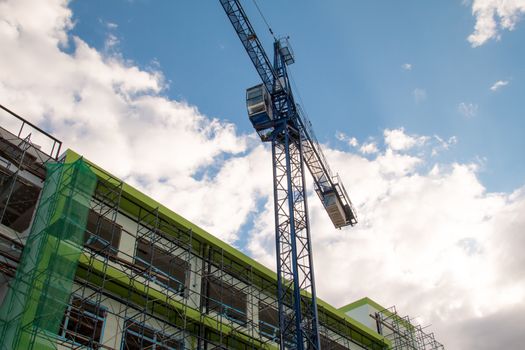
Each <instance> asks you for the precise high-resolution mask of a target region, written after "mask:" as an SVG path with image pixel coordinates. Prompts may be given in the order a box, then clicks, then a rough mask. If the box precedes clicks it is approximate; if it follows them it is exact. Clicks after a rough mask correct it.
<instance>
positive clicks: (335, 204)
mask: <svg viewBox="0 0 525 350" xmlns="http://www.w3.org/2000/svg"><path fill="white" fill-rule="evenodd" d="M220 3H221V5H222V7H223V8H224V11H225V12H226V14H227V16H228V18H229V20H230V22H231V23H232V25H233V28H234V29H235V31H236V32H237V35H238V36H239V39H240V40H241V42H242V44H243V46H244V48H245V50H246V52H247V53H248V56H249V57H250V59H251V61H252V63H253V65H254V66H255V69H256V70H257V73H258V74H259V76H260V78H261V80H262V84H259V85H256V86H254V87H251V88H249V89H247V91H246V104H247V109H248V116H249V119H250V121H251V123H252V125H253V127H254V128H255V130H256V131H257V134H258V135H259V137H260V138H261V140H262V141H263V142H271V146H272V147H271V148H272V160H273V162H272V164H273V190H274V208H275V243H276V257H277V282H278V295H277V301H278V306H279V328H280V332H279V336H280V339H279V342H280V348H281V349H297V350H304V349H308V350H318V349H320V348H321V345H320V338H319V320H318V314H317V297H316V292H315V279H314V270H313V261H312V246H311V239H310V223H309V220H308V203H307V193H306V188H305V169H304V166H305V165H306V167H307V168H308V170H309V172H310V173H311V175H312V178H313V180H314V187H315V192H316V193H317V195H318V196H319V198H320V200H321V202H322V203H323V206H324V208H325V209H326V211H327V213H328V216H329V217H330V219H331V220H332V223H333V224H334V226H335V227H336V228H341V227H344V226H348V225H352V226H353V225H355V224H356V223H357V218H356V214H355V210H354V208H353V206H352V203H351V201H350V199H349V197H348V194H347V193H346V190H345V188H344V186H343V184H342V183H341V180H340V178H339V176H334V175H333V174H332V172H331V170H330V167H329V166H328V163H327V161H326V158H325V157H324V155H323V152H322V151H321V147H320V145H319V142H318V141H317V139H316V137H315V135H314V133H313V130H312V127H311V123H310V121H309V120H308V118H307V117H306V114H305V113H304V112H303V110H302V109H301V107H300V105H299V104H297V103H296V102H295V100H294V96H293V94H292V89H291V86H290V81H289V79H288V72H287V66H288V65H290V64H293V63H294V55H293V52H292V50H291V47H290V45H289V43H288V40H287V39H275V41H274V44H273V49H274V57H273V63H272V62H271V61H270V59H269V58H268V55H267V54H266V52H265V50H264V48H263V46H262V44H261V42H260V41H259V38H258V37H257V34H256V33H255V31H254V29H253V27H252V25H251V23H250V21H249V19H248V17H247V16H246V13H245V11H244V9H243V8H242V6H241V4H240V1H239V0H220ZM304 292H306V293H304Z"/></svg>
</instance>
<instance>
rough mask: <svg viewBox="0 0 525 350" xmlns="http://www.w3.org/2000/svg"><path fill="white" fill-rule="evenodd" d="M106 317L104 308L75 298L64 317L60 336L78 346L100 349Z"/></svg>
mask: <svg viewBox="0 0 525 350" xmlns="http://www.w3.org/2000/svg"><path fill="white" fill-rule="evenodd" d="M106 316H107V310H106V309H105V308H104V307H102V306H100V305H96V304H94V303H92V302H89V301H86V300H82V299H80V298H78V297H76V296H74V297H73V299H72V301H71V304H70V305H69V306H68V308H67V310H66V313H65V315H64V319H63V321H62V325H61V327H60V336H62V337H64V338H66V339H67V340H70V341H72V342H74V343H76V344H80V345H85V346H89V347H90V348H92V349H100V348H101V344H100V342H101V340H102V333H103V330H104V322H105V319H106Z"/></svg>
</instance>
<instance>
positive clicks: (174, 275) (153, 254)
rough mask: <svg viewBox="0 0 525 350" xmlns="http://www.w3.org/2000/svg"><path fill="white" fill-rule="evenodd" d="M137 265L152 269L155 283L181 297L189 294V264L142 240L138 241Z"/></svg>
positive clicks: (150, 274) (150, 273) (151, 276)
mask: <svg viewBox="0 0 525 350" xmlns="http://www.w3.org/2000/svg"><path fill="white" fill-rule="evenodd" d="M135 264H137V265H138V266H142V267H145V268H151V271H149V273H148V274H149V277H150V279H152V280H154V281H155V282H157V283H160V284H161V285H163V286H165V287H167V288H170V289H172V290H174V291H175V292H177V293H178V294H179V295H186V294H187V293H186V291H187V287H188V281H189V278H188V276H187V275H188V271H189V270H190V264H189V263H188V262H186V261H184V260H182V259H181V258H179V257H176V256H173V255H171V254H169V253H168V252H167V251H165V250H163V249H161V248H159V247H157V246H155V245H154V244H151V243H150V242H149V241H147V240H145V239H142V238H141V239H139V240H138V241H137V251H136V254H135Z"/></svg>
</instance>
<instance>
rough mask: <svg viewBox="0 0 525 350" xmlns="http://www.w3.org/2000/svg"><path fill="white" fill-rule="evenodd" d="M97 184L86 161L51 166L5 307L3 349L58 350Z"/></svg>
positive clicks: (0, 330) (0, 331) (1, 311)
mask: <svg viewBox="0 0 525 350" xmlns="http://www.w3.org/2000/svg"><path fill="white" fill-rule="evenodd" d="M96 182H97V178H96V175H95V174H94V173H93V172H92V171H91V169H90V168H89V167H88V166H87V165H86V164H85V162H84V161H83V160H82V159H79V160H78V161H76V162H74V163H70V164H64V163H50V164H48V165H47V177H46V181H45V183H44V187H43V189H42V193H41V196H40V200H39V202H38V205H37V209H36V211H35V217H34V221H33V225H32V226H31V230H30V233H29V236H28V238H27V242H26V245H25V247H24V250H23V252H22V257H21V259H20V263H19V265H18V268H17V271H16V276H15V278H14V280H13V281H12V283H11V285H10V288H9V291H8V293H7V295H6V298H5V299H4V303H3V304H2V306H1V307H0V349H1V350H11V349H24V350H25V349H56V345H55V343H56V336H57V334H58V332H59V329H60V324H61V322H62V319H63V317H64V312H65V309H66V307H67V304H68V302H69V298H70V295H71V289H72V284H73V279H74V277H75V273H76V270H77V265H78V260H79V257H80V254H81V252H82V247H83V237H84V231H85V229H86V223H87V217H88V210H89V204H90V201H91V197H92V195H93V192H94V190H95V186H96Z"/></svg>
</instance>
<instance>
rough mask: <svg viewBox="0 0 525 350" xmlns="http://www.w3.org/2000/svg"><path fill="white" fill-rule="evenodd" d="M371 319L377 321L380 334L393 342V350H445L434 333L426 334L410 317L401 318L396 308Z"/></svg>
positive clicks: (375, 315)
mask: <svg viewBox="0 0 525 350" xmlns="http://www.w3.org/2000/svg"><path fill="white" fill-rule="evenodd" d="M370 317H372V318H374V319H375V320H376V324H377V329H378V332H379V334H382V335H384V336H385V337H386V338H387V339H389V340H390V341H391V342H392V350H444V349H445V346H444V345H443V344H441V343H440V342H438V341H437V340H436V339H435V337H434V333H426V332H425V331H424V330H423V329H424V327H422V326H421V325H419V324H416V323H415V322H414V320H413V319H411V318H410V317H409V316H399V314H398V313H397V310H396V307H395V306H392V307H390V308H387V309H384V310H380V311H378V312H376V313H374V314H373V315H370Z"/></svg>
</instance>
